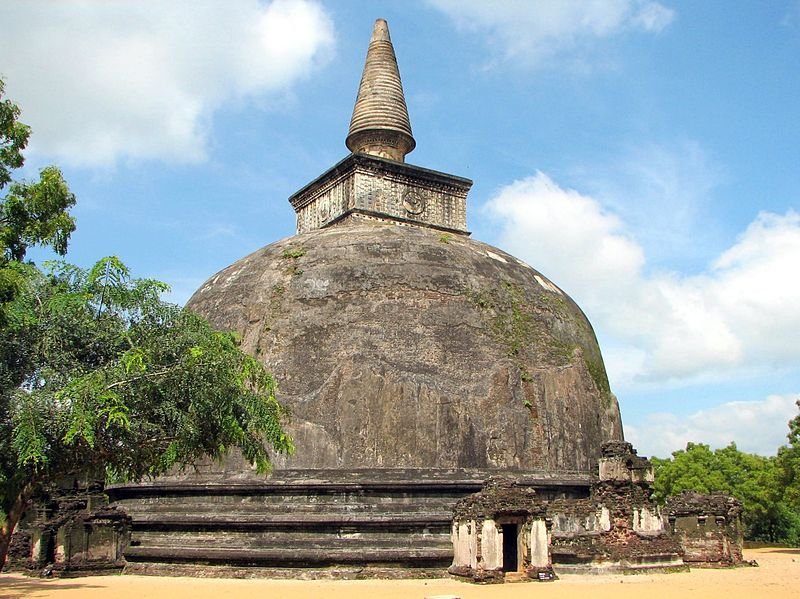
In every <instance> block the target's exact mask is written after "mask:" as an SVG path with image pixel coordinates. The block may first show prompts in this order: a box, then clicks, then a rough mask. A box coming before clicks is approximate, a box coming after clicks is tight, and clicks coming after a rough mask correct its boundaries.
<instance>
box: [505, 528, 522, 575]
mask: <svg viewBox="0 0 800 599" xmlns="http://www.w3.org/2000/svg"><path fill="white" fill-rule="evenodd" d="M502 526H503V572H517V571H518V570H519V542H518V538H519V524H518V523H517V522H509V523H506V524H503V525H502Z"/></svg>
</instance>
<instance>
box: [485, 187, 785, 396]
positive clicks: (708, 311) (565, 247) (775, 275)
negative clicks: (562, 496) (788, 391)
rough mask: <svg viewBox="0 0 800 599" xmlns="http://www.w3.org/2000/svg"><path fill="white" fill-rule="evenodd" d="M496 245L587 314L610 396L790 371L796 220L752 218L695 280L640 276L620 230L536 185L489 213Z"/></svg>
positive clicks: (516, 190) (575, 196)
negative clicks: (603, 356)
mask: <svg viewBox="0 0 800 599" xmlns="http://www.w3.org/2000/svg"><path fill="white" fill-rule="evenodd" d="M487 210H488V211H489V213H490V214H491V215H492V216H494V217H495V218H496V219H497V220H498V221H499V222H500V225H501V234H500V243H501V245H502V246H503V247H505V248H507V249H509V250H510V251H512V253H515V254H517V255H518V256H519V257H521V258H522V259H524V260H526V261H527V262H529V263H530V264H532V265H533V266H534V267H535V268H539V269H541V270H543V271H544V273H545V274H546V275H548V276H549V277H551V278H552V279H553V280H554V281H555V282H556V283H557V284H558V285H559V286H561V287H562V288H563V289H565V290H566V291H567V292H568V293H570V294H571V295H572V296H573V297H574V298H575V299H576V301H577V302H578V303H579V304H580V305H581V306H582V307H583V308H584V309H585V310H586V312H587V313H588V314H589V316H590V318H591V320H592V322H593V324H594V325H595V327H596V329H597V330H598V332H599V333H600V335H601V336H602V337H604V339H607V340H608V341H609V342H610V344H611V346H612V347H613V348H614V349H613V352H612V353H611V354H610V357H611V359H610V360H609V363H608V367H609V376H610V378H611V381H612V385H613V386H614V387H615V388H617V389H619V387H623V388H625V387H627V386H631V385H634V384H653V383H658V384H664V383H667V382H669V383H673V384H676V383H678V384H681V383H683V384H685V383H691V382H697V381H709V380H719V379H722V378H729V377H731V376H742V375H743V374H752V373H754V372H768V371H771V370H772V369H781V368H793V367H796V364H797V362H798V360H800V344H798V343H796V340H797V339H800V310H798V309H797V306H798V305H800V278H798V277H796V276H793V273H794V272H795V271H796V269H797V264H800V214H798V213H796V212H793V211H789V212H787V213H786V214H784V215H778V214H771V213H762V214H760V215H758V217H757V218H756V219H755V221H754V222H753V223H752V224H751V225H750V226H749V227H748V228H747V230H746V231H745V232H744V233H743V234H742V235H741V236H740V238H739V239H738V240H737V242H736V243H735V244H734V245H733V246H732V247H731V248H729V249H728V250H727V251H725V252H724V253H722V254H721V255H720V256H719V257H718V258H717V259H716V260H715V261H714V262H713V263H712V264H711V265H710V266H709V267H708V268H707V269H706V270H705V271H704V272H701V273H699V274H694V275H686V274H681V273H676V272H657V273H654V274H649V273H647V271H646V269H645V268H644V266H645V254H644V251H643V249H642V247H641V246H640V245H639V243H638V242H637V241H636V240H634V239H633V237H632V236H631V235H630V233H629V232H628V231H627V230H626V228H625V225H624V223H623V222H622V221H621V220H620V219H619V217H617V216H616V215H614V214H613V213H610V212H609V211H608V210H606V209H604V208H603V207H602V205H601V204H600V203H599V202H598V201H597V200H595V199H594V198H592V197H589V196H587V195H582V194H580V193H578V192H577V191H574V190H569V189H564V188H562V187H560V186H559V185H557V184H556V183H555V182H553V181H552V180H551V179H550V178H549V177H547V175H545V174H543V173H537V174H536V175H534V176H532V177H529V178H527V179H524V180H522V181H516V182H514V183H512V184H510V185H508V186H506V187H504V188H502V189H501V190H499V192H498V193H497V194H496V195H495V196H494V197H493V198H492V199H491V200H490V201H489V203H488V205H487Z"/></svg>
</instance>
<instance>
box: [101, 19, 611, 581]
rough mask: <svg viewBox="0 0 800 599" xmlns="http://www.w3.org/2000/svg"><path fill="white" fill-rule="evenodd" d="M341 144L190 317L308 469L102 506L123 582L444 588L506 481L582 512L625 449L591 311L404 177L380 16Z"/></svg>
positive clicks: (240, 475) (462, 203)
mask: <svg viewBox="0 0 800 599" xmlns="http://www.w3.org/2000/svg"><path fill="white" fill-rule="evenodd" d="M346 145H347V147H348V149H349V150H351V152H352V153H351V154H350V155H348V156H347V157H346V158H344V159H343V160H342V161H341V162H339V163H338V164H336V165H335V166H333V167H332V168H331V169H329V170H328V171H326V172H325V173H323V174H322V175H320V176H319V177H318V178H317V179H315V180H314V181H312V182H310V183H309V184H307V185H306V186H305V187H303V188H302V189H300V190H299V191H298V192H296V193H295V194H294V195H292V196H291V197H290V198H289V202H290V204H291V206H292V207H293V208H294V210H295V212H296V214H297V234H296V235H294V236H292V237H289V238H287V239H284V240H281V241H278V242H275V243H272V244H270V245H267V246H266V247H264V248H262V249H260V250H258V251H256V252H255V253H253V254H251V255H249V256H246V257H244V258H242V259H241V260H239V261H237V262H236V263H234V264H233V265H231V266H229V267H228V268H226V269H224V270H222V271H221V272H219V273H217V274H216V275H214V276H213V277H211V278H210V279H209V280H208V281H207V282H206V283H205V284H203V286H202V287H200V289H198V290H197V292H196V293H195V294H194V295H193V297H192V298H191V300H190V301H189V304H188V306H189V307H190V308H192V309H194V310H196V311H198V312H199V313H201V314H203V315H204V316H205V317H207V318H208V319H209V320H210V321H211V323H212V324H213V325H215V326H216V327H218V328H222V329H226V330H233V331H237V332H238V333H239V334H240V335H241V338H242V346H243V349H244V350H245V351H247V352H250V353H251V354H252V355H254V356H257V357H258V358H259V359H260V360H261V361H262V362H263V363H264V364H265V365H266V366H267V368H268V369H269V370H270V371H271V372H272V373H273V374H274V376H275V378H276V380H277V383H278V398H279V400H280V401H281V402H282V403H283V404H284V405H286V406H287V407H288V408H289V409H290V411H291V419H290V421H289V422H288V423H287V426H286V428H287V430H288V431H289V432H290V433H291V434H292V436H293V438H294V440H295V444H296V447H297V450H296V453H295V454H294V455H293V456H291V457H283V456H277V457H276V458H275V460H274V463H275V468H274V471H273V472H272V473H271V475H269V476H268V477H267V478H266V479H265V478H264V477H258V476H257V475H256V474H255V472H254V471H253V469H252V468H251V466H250V465H249V464H247V463H245V462H244V461H243V460H242V459H241V457H240V456H236V455H232V456H230V457H229V458H228V459H227V460H226V461H225V462H224V463H222V464H209V465H208V466H207V467H205V468H202V469H201V470H199V471H195V472H189V473H183V474H176V475H174V476H170V477H165V478H162V479H159V480H157V481H154V482H152V483H147V484H140V485H118V486H115V487H113V488H111V489H109V494H110V496H111V499H112V501H114V502H115V503H116V505H118V506H121V507H122V508H123V509H124V510H125V511H126V512H127V513H128V514H129V515H130V516H131V518H132V532H131V542H130V544H129V546H128V547H127V549H126V550H125V558H126V560H127V562H128V571H133V572H143V573H148V572H168V573H181V572H184V573H194V574H197V573H206V572H212V573H229V574H235V575H251V574H252V575H271V576H281V575H286V576H302V575H304V573H313V575H315V576H318V575H320V574H325V573H327V574H330V575H350V576H361V575H367V574H375V575H381V576H402V575H409V574H411V575H416V576H419V575H426V574H431V575H441V574H442V573H443V572H444V571H445V570H446V568H447V567H448V566H450V564H451V562H452V561H453V545H452V541H451V528H452V523H453V509H454V506H455V505H456V503H457V502H458V501H459V500H460V499H462V498H464V497H466V496H467V495H469V494H471V493H474V492H476V491H478V490H480V489H481V488H482V486H483V484H484V483H485V482H486V481H487V480H488V479H491V478H493V477H497V476H503V477H505V478H510V479H513V480H514V481H515V483H516V484H517V485H519V486H521V487H526V488H531V489H535V491H536V493H537V496H538V497H541V498H544V499H547V498H551V499H557V498H565V499H569V498H586V497H588V496H589V492H590V487H591V485H592V484H593V483H594V482H596V481H597V471H598V470H597V468H598V461H599V460H600V458H601V446H602V445H603V443H605V442H607V441H622V439H623V434H622V425H621V420H620V414H619V408H618V405H617V401H616V399H615V397H614V396H613V394H612V393H611V391H610V389H609V384H608V379H607V377H606V373H605V369H604V366H603V360H602V357H601V354H600V349H599V347H598V344H597V341H596V339H595V335H594V332H593V330H592V327H591V325H590V323H589V321H588V320H587V318H586V316H585V315H584V314H583V312H582V311H581V310H580V308H579V307H578V306H577V305H576V304H575V302H574V301H573V300H572V299H571V298H570V297H569V296H568V295H567V294H566V293H564V291H562V290H561V289H560V288H559V287H558V286H557V285H556V284H555V283H553V282H552V281H550V280H549V279H548V278H547V277H545V276H544V275H543V274H541V273H540V272H538V271H537V270H535V269H534V268H532V267H531V266H529V265H528V264H526V263H524V262H523V261H521V260H519V259H517V258H515V257H514V256H512V255H510V254H508V253H506V252H504V251H502V250H500V249H498V248H495V247H492V246H490V245H487V244H485V243H482V242H480V241H476V240H474V239H472V238H471V237H470V233H469V231H468V229H467V193H468V191H469V189H470V186H471V184H472V182H471V181H469V180H468V179H465V178H462V177H457V176H454V175H449V174H445V173H442V172H438V171H434V170H429V169H426V168H421V167H418V166H413V165H410V164H407V163H406V162H405V157H406V155H407V154H408V153H409V152H411V151H412V150H413V149H414V147H415V145H416V142H415V140H414V137H413V134H412V130H411V124H410V119H409V116H408V110H407V107H406V103H405V99H404V94H403V87H402V84H401V79H400V73H399V70H398V66H397V61H396V58H395V53H394V48H393V46H392V42H391V39H390V36H389V30H388V27H387V24H386V22H385V21H383V20H378V21H377V22H376V24H375V28H374V31H373V34H372V39H371V41H370V44H369V49H368V51H367V58H366V64H365V68H364V72H363V76H362V79H361V84H360V87H359V91H358V96H357V99H356V103H355V108H354V110H353V116H352V120H351V123H350V129H349V132H348V135H347V139H346ZM223 571H224V572H223Z"/></svg>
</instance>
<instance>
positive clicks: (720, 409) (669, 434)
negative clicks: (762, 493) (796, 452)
mask: <svg viewBox="0 0 800 599" xmlns="http://www.w3.org/2000/svg"><path fill="white" fill-rule="evenodd" d="M798 400H800V394H788V395H770V396H769V397H767V398H766V399H764V400H761V401H732V402H728V403H724V404H722V405H719V406H715V407H712V408H709V409H706V410H701V411H699V412H695V413H694V414H690V415H689V416H676V415H674V414H668V413H664V414H650V415H648V416H647V417H645V418H644V420H643V421H642V422H640V423H637V424H636V425H634V426H631V425H626V426H625V437H626V438H627V439H628V440H629V441H630V442H631V443H633V445H634V447H636V448H637V449H638V450H639V453H640V454H641V455H647V456H651V455H655V456H658V457H662V458H664V457H669V456H670V454H671V453H672V452H673V451H677V450H678V449H685V448H686V443H687V442H690V441H691V442H693V443H706V444H708V445H710V446H711V447H712V448H714V449H716V448H720V447H725V446H726V445H728V444H729V443H731V442H734V443H736V446H737V447H738V448H739V449H740V450H741V451H745V452H748V453H758V454H761V455H774V454H775V451H776V450H777V449H778V447H780V446H781V445H786V444H787V442H788V441H787V439H786V434H787V433H788V432H789V427H788V422H789V420H790V419H792V418H794V417H795V416H796V415H797V406H796V402H797V401H798Z"/></svg>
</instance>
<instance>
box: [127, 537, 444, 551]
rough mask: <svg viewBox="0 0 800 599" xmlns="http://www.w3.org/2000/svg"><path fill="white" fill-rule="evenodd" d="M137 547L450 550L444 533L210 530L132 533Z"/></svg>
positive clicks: (134, 544)
mask: <svg viewBox="0 0 800 599" xmlns="http://www.w3.org/2000/svg"><path fill="white" fill-rule="evenodd" d="M132 544H133V546H136V547H162V548H166V547H171V548H173V549H174V548H176V547H180V548H181V550H182V549H183V548H188V547H194V548H204V547H215V548H246V549H257V548H267V549H274V548H283V547H292V548H307V549H318V550H322V549H324V550H327V549H348V548H350V549H355V548H364V549H370V548H375V549H383V548H414V549H423V548H438V549H448V550H452V543H451V542H450V537H449V536H447V535H427V536H424V535H386V534H384V535H365V536H355V535H351V536H346V537H337V536H336V535H316V536H310V535H295V534H284V535H263V536H256V535H246V536H243V535H237V534H225V535H209V534H169V533H162V534H150V533H148V534H134V535H133V537H132Z"/></svg>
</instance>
